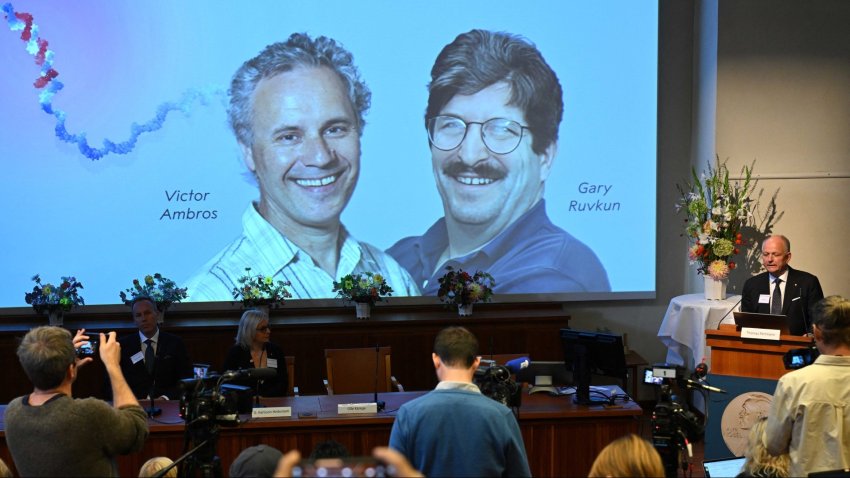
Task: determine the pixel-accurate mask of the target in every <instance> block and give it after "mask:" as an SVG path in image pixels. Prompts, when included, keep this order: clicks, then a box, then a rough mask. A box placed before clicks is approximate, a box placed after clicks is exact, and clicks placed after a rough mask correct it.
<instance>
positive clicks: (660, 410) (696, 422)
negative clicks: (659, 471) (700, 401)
mask: <svg viewBox="0 0 850 478" xmlns="http://www.w3.org/2000/svg"><path fill="white" fill-rule="evenodd" d="M700 365H702V364H700ZM703 370H704V372H707V367H705V368H703ZM695 378H696V376H695ZM643 381H644V383H646V384H649V385H654V386H657V387H660V389H661V391H660V394H659V399H658V402H657V403H656V404H655V408H654V409H653V410H652V445H653V446H654V447H655V449H656V450H657V451H658V454H659V455H661V461H662V462H663V463H664V470H665V473H666V475H667V476H676V473H677V469H678V466H679V464H680V463H686V461H685V460H684V453H687V454H688V456H692V449H691V444H692V443H695V442H697V441H699V440H702V437H703V435H704V433H705V421H704V420H703V419H702V418H700V417H699V416H697V415H696V414H694V413H693V412H691V411H690V410H689V406H688V403H687V401H684V402H683V401H682V400H681V399H680V398H679V395H678V394H677V393H675V392H678V391H681V389H682V388H690V389H697V390H702V391H706V390H707V391H715V392H720V393H726V392H724V391H723V390H721V389H719V388H716V387H711V386H709V385H706V384H703V383H702V382H700V381H698V380H693V379H691V378H688V377H685V369H684V367H680V366H675V365H670V364H655V365H653V366H652V368H647V369H645V370H644V378H643Z"/></svg>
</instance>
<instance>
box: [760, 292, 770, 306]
mask: <svg viewBox="0 0 850 478" xmlns="http://www.w3.org/2000/svg"><path fill="white" fill-rule="evenodd" d="M769 303H770V294H759V304H769Z"/></svg>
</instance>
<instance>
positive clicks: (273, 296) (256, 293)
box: [233, 267, 292, 309]
mask: <svg viewBox="0 0 850 478" xmlns="http://www.w3.org/2000/svg"><path fill="white" fill-rule="evenodd" d="M236 282H238V283H239V287H234V288H233V299H234V300H241V301H242V306H243V307H245V308H246V309H249V308H251V307H256V306H263V305H268V306H271V307H278V306H280V305H283V301H284V300H285V299H289V298H290V297H292V294H290V293H289V291H288V290H287V289H286V288H287V287H289V286H291V285H292V284H291V283H290V282H289V281H281V280H279V281H277V282H275V280H274V279H273V278H272V277H271V276H264V275H262V274H256V275H251V268H250V267H246V268H245V275H244V276H242V277H240V278H238V279H236Z"/></svg>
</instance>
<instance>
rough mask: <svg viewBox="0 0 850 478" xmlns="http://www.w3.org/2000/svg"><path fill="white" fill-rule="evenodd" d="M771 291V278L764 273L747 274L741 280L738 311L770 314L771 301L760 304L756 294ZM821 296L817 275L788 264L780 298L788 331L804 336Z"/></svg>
mask: <svg viewBox="0 0 850 478" xmlns="http://www.w3.org/2000/svg"><path fill="white" fill-rule="evenodd" d="M762 294H766V295H769V294H770V279H769V278H768V273H767V272H762V273H761V274H759V275H757V276H753V277H750V278H749V279H747V281H746V282H744V289H743V291H742V293H741V295H742V298H741V311H743V312H758V313H760V314H769V313H770V303H767V304H759V296H760V295H762ZM821 299H823V290H822V289H821V287H820V282H819V281H818V278H817V277H815V276H814V275H812V274H809V273H808V272H803V271H798V270H796V269H792V268H791V267H788V283H787V284H785V295H784V296H783V297H782V314H783V315H787V316H789V317H791V319H792V320H791V328H790V329H791V330H790V331H791V333H792V334H793V335H803V334H805V333H806V332H807V331H808V330H809V329H810V328H811V323H812V307H814V305H815V304H817V303H818V301H820V300H821Z"/></svg>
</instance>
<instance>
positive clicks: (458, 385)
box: [434, 380, 481, 393]
mask: <svg viewBox="0 0 850 478" xmlns="http://www.w3.org/2000/svg"><path fill="white" fill-rule="evenodd" d="M434 390H465V391H467V392H475V393H481V389H479V388H478V385H475V384H474V383H470V382H452V381H449V380H444V381H442V382H440V383H438V384H437V387H436V388H434Z"/></svg>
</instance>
